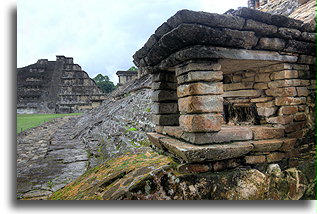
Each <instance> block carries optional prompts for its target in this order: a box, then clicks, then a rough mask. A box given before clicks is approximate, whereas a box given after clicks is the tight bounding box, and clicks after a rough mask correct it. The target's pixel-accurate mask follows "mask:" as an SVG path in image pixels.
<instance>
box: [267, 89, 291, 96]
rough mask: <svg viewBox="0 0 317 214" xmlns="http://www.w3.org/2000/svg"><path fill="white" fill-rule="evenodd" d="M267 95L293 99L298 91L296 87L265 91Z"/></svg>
mask: <svg viewBox="0 0 317 214" xmlns="http://www.w3.org/2000/svg"><path fill="white" fill-rule="evenodd" d="M265 94H266V95H268V96H273V97H291V96H296V95H297V91H296V88H295V87H287V88H271V89H267V90H265Z"/></svg>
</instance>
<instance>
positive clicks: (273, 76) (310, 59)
mask: <svg viewBox="0 0 317 214" xmlns="http://www.w3.org/2000/svg"><path fill="white" fill-rule="evenodd" d="M263 2H264V1H263ZM249 3H250V4H251V3H252V5H251V6H250V7H251V8H253V7H255V8H257V7H259V5H258V4H259V1H249ZM253 3H254V4H255V5H254V6H253ZM313 12H314V11H313ZM313 21H314V20H312V22H310V21H301V20H297V19H293V18H289V17H286V16H283V15H277V14H271V13H266V12H262V11H260V10H255V9H250V8H245V7H244V8H239V9H238V10H234V11H233V10H232V11H231V12H227V13H226V14H222V15H221V14H214V13H206V12H194V11H190V10H181V11H178V12H177V13H176V14H175V15H174V16H172V17H171V18H169V19H168V20H167V21H166V22H165V23H163V24H162V25H161V26H160V27H158V28H157V30H156V31H155V33H154V34H153V35H152V36H151V37H150V38H149V40H148V42H147V43H146V44H145V45H144V46H143V47H142V48H141V49H140V50H138V51H137V52H136V53H135V54H134V56H133V58H134V63H135V64H136V66H138V68H139V69H140V70H141V71H142V73H149V74H152V90H153V92H152V101H153V107H152V112H153V123H154V124H155V126H156V127H155V132H154V133H149V134H148V136H149V139H150V141H151V142H152V143H153V145H154V146H155V147H156V148H158V149H159V150H162V151H164V152H168V153H170V154H171V155H172V156H174V157H177V158H178V159H179V160H181V162H183V163H186V164H188V165H187V166H188V168H195V169H197V168H199V170H200V172H203V171H220V170H224V169H228V168H235V167H238V166H248V167H250V166H251V167H264V166H266V165H267V164H270V163H277V164H279V165H280V166H281V168H286V167H294V166H296V165H297V164H298V162H299V160H301V158H305V154H307V153H309V152H314V151H315V150H314V148H315V99H316V98H315V90H316V77H315V63H316V58H315V54H316V53H315V50H316V49H315V48H316V40H315V39H316V34H315V25H314V24H312V23H313Z"/></svg>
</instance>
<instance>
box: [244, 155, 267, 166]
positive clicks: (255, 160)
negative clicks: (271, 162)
mask: <svg viewBox="0 0 317 214" xmlns="http://www.w3.org/2000/svg"><path fill="white" fill-rule="evenodd" d="M244 160H245V163H246V164H260V163H265V162H266V157H265V156H264V155H250V156H245V157H244Z"/></svg>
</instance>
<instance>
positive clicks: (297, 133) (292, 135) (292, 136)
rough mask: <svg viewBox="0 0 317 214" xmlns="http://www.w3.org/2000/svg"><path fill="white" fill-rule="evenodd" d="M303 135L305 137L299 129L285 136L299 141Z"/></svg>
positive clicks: (303, 132)
mask: <svg viewBox="0 0 317 214" xmlns="http://www.w3.org/2000/svg"><path fill="white" fill-rule="evenodd" d="M304 135H305V130H303V129H301V130H298V131H295V132H291V133H288V134H287V135H286V136H287V137H289V138H296V139H299V138H302V137H304Z"/></svg>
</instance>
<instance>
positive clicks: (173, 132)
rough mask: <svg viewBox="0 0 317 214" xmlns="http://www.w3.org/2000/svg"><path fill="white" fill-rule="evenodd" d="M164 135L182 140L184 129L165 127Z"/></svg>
mask: <svg viewBox="0 0 317 214" xmlns="http://www.w3.org/2000/svg"><path fill="white" fill-rule="evenodd" d="M162 133H163V134H167V135H169V136H172V137H176V138H180V137H181V136H182V135H183V129H182V128H181V127H179V126H164V127H163V130H162Z"/></svg>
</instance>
